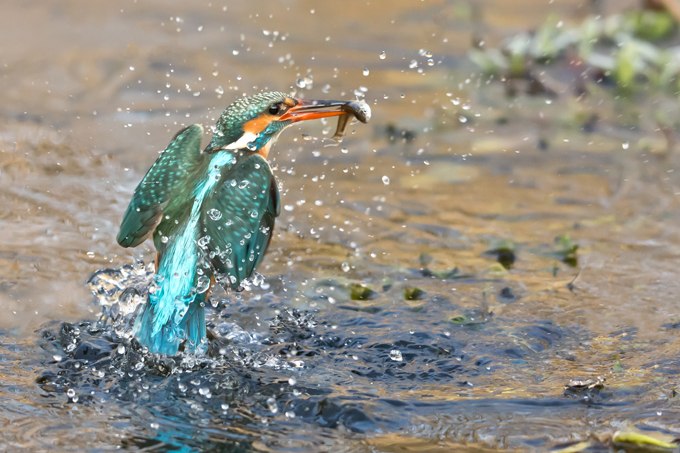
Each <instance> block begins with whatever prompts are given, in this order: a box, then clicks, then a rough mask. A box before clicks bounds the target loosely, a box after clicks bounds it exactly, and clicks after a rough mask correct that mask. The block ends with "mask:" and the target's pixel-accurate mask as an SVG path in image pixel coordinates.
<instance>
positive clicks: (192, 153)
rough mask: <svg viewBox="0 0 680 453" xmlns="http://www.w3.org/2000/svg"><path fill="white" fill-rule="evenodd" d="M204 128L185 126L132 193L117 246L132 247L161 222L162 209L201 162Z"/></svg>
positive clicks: (188, 180) (195, 125)
mask: <svg viewBox="0 0 680 453" xmlns="http://www.w3.org/2000/svg"><path fill="white" fill-rule="evenodd" d="M202 136H203V127H202V126H201V125H199V124H193V125H191V126H188V127H186V128H184V129H182V130H181V131H179V132H178V133H177V135H175V137H174V138H173V139H172V141H171V142H170V144H169V145H168V146H167V148H165V150H163V152H162V153H161V155H160V156H159V157H158V159H156V162H154V164H153V165H152V166H151V168H150V169H149V171H148V172H147V173H146V175H145V176H144V178H143V179H142V181H141V182H140V183H139V185H138V186H137V188H136V189H135V193H134V195H133V196H132V200H130V204H129V205H128V208H127V211H125V215H124V216H123V221H122V222H121V224H120V231H119V232H118V238H117V239H118V243H119V244H120V245H122V246H123V247H135V246H137V245H139V244H140V243H142V242H143V241H144V239H146V238H147V236H148V235H149V234H150V233H151V232H153V230H154V228H155V227H156V225H157V224H158V222H159V221H160V220H161V218H162V215H163V209H164V207H165V206H166V205H167V203H168V201H169V200H170V199H171V198H172V197H173V195H174V194H176V193H177V192H178V191H179V190H182V189H185V188H187V185H188V184H190V178H189V175H190V174H191V172H192V170H193V169H194V168H195V167H196V165H197V164H198V163H200V161H201V160H202V158H203V154H202V153H201V138H202Z"/></svg>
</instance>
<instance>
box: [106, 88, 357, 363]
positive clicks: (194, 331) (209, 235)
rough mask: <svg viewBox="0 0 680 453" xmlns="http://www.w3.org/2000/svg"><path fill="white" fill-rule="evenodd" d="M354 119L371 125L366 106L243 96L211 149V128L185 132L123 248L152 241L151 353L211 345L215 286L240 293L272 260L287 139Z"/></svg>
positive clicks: (145, 318) (153, 181)
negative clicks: (276, 159) (321, 122)
mask: <svg viewBox="0 0 680 453" xmlns="http://www.w3.org/2000/svg"><path fill="white" fill-rule="evenodd" d="M335 116H337V117H340V118H339V121H338V131H336V136H338V135H340V136H341V135H342V132H343V130H344V128H345V124H346V123H347V117H348V116H354V117H356V118H357V119H359V120H360V121H362V122H366V121H367V120H368V117H369V116H370V109H368V106H367V105H366V104H365V103H362V104H359V103H358V102H357V101H332V100H328V101H326V100H314V101H310V100H303V99H299V98H295V97H292V96H291V95H288V94H285V93H282V92H277V91H269V92H260V93H257V94H254V95H252V96H249V97H241V98H239V99H237V100H236V101H234V102H233V103H232V104H231V105H229V106H228V107H227V108H226V109H225V110H224V111H223V112H222V114H221V115H220V117H219V119H218V120H217V122H216V124H215V126H214V128H213V135H212V138H211V140H210V142H209V143H208V145H207V146H206V147H205V148H204V149H203V150H201V141H202V138H203V135H204V129H203V126H201V125H200V124H192V125H189V126H187V127H185V128H184V129H182V130H180V131H179V132H177V134H176V135H175V136H174V137H173V138H172V140H171V141H170V143H169V144H168V146H167V147H166V148H165V149H164V150H163V151H162V152H161V153H160V155H159V156H158V158H157V159H156V161H155V162H154V163H153V165H152V166H151V167H150V168H149V170H148V171H147V173H146V175H145V176H144V177H143V178H142V180H141V182H140V183H139V184H138V185H137V187H136V189H135V191H134V194H133V196H132V199H131V201H130V203H129V205H128V207H127V210H126V211H125V213H124V215H123V219H122V221H121V224H120V230H119V232H118V235H117V242H118V244H120V245H121V246H122V247H136V246H138V245H139V244H141V243H142V242H144V241H145V240H146V239H147V238H149V237H152V238H153V243H154V246H155V248H156V260H155V262H156V267H155V275H154V277H153V280H152V283H151V284H150V287H149V291H148V295H147V298H146V302H145V303H144V304H143V305H142V307H141V312H139V313H138V314H137V317H136V318H135V321H134V325H133V328H132V331H133V334H134V336H135V338H136V339H137V340H138V341H139V343H140V344H141V345H142V346H143V347H145V348H147V349H148V351H149V352H151V353H155V354H163V355H176V354H177V353H178V352H179V351H180V350H182V351H193V352H196V351H201V350H204V348H205V343H206V340H205V339H206V322H205V306H206V301H207V298H208V295H209V292H210V289H211V288H212V286H213V285H214V284H215V283H216V282H217V283H219V284H221V285H222V286H223V287H225V288H232V289H239V287H240V285H241V283H242V282H243V281H244V280H245V279H247V278H249V277H250V276H251V275H252V274H253V272H254V271H255V269H256V268H257V267H258V265H259V264H260V263H261V262H262V259H263V257H264V255H265V252H266V251H267V248H268V246H269V243H270V242H271V238H272V233H273V229H274V222H275V219H276V217H277V216H278V215H279V213H280V207H281V201H280V193H279V188H278V184H277V181H276V179H275V177H274V174H273V173H272V169H271V167H270V166H269V163H268V155H269V151H270V149H271V147H272V145H273V144H274V142H275V141H276V140H277V138H278V137H279V135H280V134H281V132H282V131H283V130H284V129H285V128H286V127H288V126H290V125H292V124H295V123H298V122H300V121H306V120H313V119H319V118H328V117H335Z"/></svg>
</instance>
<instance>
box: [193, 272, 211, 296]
mask: <svg viewBox="0 0 680 453" xmlns="http://www.w3.org/2000/svg"><path fill="white" fill-rule="evenodd" d="M208 289H210V278H208V277H207V276H205V275H201V276H200V277H198V278H197V279H196V292H197V293H198V294H203V293H204V292H206V291H208Z"/></svg>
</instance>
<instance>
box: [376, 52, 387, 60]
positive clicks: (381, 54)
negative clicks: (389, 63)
mask: <svg viewBox="0 0 680 453" xmlns="http://www.w3.org/2000/svg"><path fill="white" fill-rule="evenodd" d="M378 58H380V59H381V60H384V59H385V58H387V54H386V53H385V51H384V50H383V51H382V52H380V53H379V54H378Z"/></svg>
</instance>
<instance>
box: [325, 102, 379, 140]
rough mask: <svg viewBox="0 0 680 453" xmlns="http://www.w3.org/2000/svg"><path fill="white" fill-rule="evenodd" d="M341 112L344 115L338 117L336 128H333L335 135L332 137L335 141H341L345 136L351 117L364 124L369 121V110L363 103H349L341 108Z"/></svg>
mask: <svg viewBox="0 0 680 453" xmlns="http://www.w3.org/2000/svg"><path fill="white" fill-rule="evenodd" d="M342 110H343V111H344V112H345V114H344V115H340V116H339V117H338V126H337V127H336V128H335V135H333V139H335V140H338V139H341V138H342V136H343V135H345V129H346V128H347V124H349V120H350V118H351V117H352V116H353V117H354V118H356V119H357V120H359V121H361V122H362V123H364V124H365V123H368V122H369V121H370V119H371V108H370V107H369V106H368V104H367V103H366V102H364V101H350V102H348V103H346V104H345V105H343V106H342Z"/></svg>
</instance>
